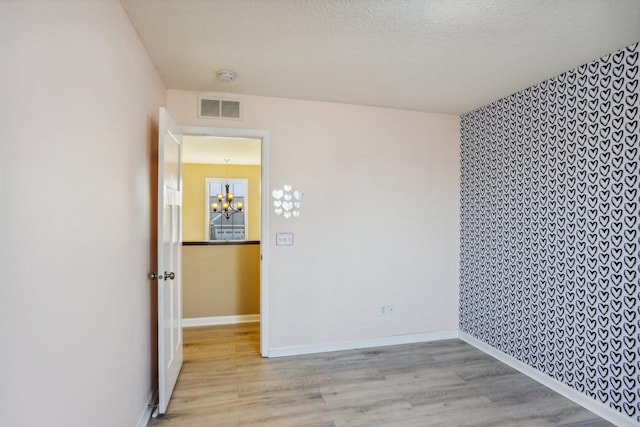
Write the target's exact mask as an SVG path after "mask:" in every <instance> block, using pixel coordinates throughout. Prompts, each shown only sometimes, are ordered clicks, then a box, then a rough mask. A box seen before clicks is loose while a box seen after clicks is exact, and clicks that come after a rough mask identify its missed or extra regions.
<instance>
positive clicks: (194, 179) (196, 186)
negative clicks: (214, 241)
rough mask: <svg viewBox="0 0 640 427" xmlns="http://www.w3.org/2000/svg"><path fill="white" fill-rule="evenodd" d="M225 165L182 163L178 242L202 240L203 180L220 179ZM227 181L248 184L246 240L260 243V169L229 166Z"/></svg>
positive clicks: (203, 235)
mask: <svg viewBox="0 0 640 427" xmlns="http://www.w3.org/2000/svg"><path fill="white" fill-rule="evenodd" d="M225 169H226V168H225V165H213V164H197V163H185V164H184V165H183V169H182V182H183V188H184V191H183V194H182V209H183V210H182V215H183V222H182V240H183V241H185V242H198V241H203V240H205V179H206V178H224V177H225V175H226V170H225ZM229 178H246V179H248V180H249V193H248V198H247V202H246V209H247V213H248V214H249V215H248V224H247V226H248V227H249V234H248V236H247V239H248V240H260V166H255V165H229Z"/></svg>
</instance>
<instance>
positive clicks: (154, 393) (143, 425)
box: [136, 383, 158, 427]
mask: <svg viewBox="0 0 640 427" xmlns="http://www.w3.org/2000/svg"><path fill="white" fill-rule="evenodd" d="M157 402H158V384H157V383H156V385H155V386H154V387H153V390H151V393H149V398H148V399H147V407H146V408H145V409H144V411H143V412H142V415H140V418H139V419H138V424H136V426H137V427H147V424H149V420H150V419H151V416H152V415H153V411H154V410H155V408H156V403H157Z"/></svg>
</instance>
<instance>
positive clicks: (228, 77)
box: [218, 70, 237, 83]
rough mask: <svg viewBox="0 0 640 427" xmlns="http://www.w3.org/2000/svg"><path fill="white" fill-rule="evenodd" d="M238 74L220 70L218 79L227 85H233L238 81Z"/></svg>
mask: <svg viewBox="0 0 640 427" xmlns="http://www.w3.org/2000/svg"><path fill="white" fill-rule="evenodd" d="M236 76H237V74H236V72H235V71H232V70H220V71H218V79H220V81H222V82H225V83H231V82H232V81H234V80H235V79H236Z"/></svg>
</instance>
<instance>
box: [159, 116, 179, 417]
mask: <svg viewBox="0 0 640 427" xmlns="http://www.w3.org/2000/svg"><path fill="white" fill-rule="evenodd" d="M159 128H160V129H159V134H158V273H157V278H158V371H159V372H158V383H159V384H158V387H159V393H158V394H159V404H158V412H159V413H160V414H164V413H165V412H166V411H167V406H168V405H169V399H170V398H171V393H172V392H173V388H174V386H175V385H176V381H177V379H178V374H179V373H180V368H181V367H182V323H181V320H182V268H181V267H182V265H181V264H182V262H181V261H182V258H181V244H182V136H181V135H180V131H179V129H178V127H177V126H176V124H175V123H174V122H173V120H172V119H171V117H170V116H169V114H168V113H167V110H166V109H165V108H160V116H159Z"/></svg>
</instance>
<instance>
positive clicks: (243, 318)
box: [182, 314, 260, 328]
mask: <svg viewBox="0 0 640 427" xmlns="http://www.w3.org/2000/svg"><path fill="white" fill-rule="evenodd" d="M259 321H260V315H259V314H243V315H239V316H213V317H191V318H188V319H182V326H183V327H185V328H193V327H196V326H216V325H232V324H235V323H254V322H259Z"/></svg>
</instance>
